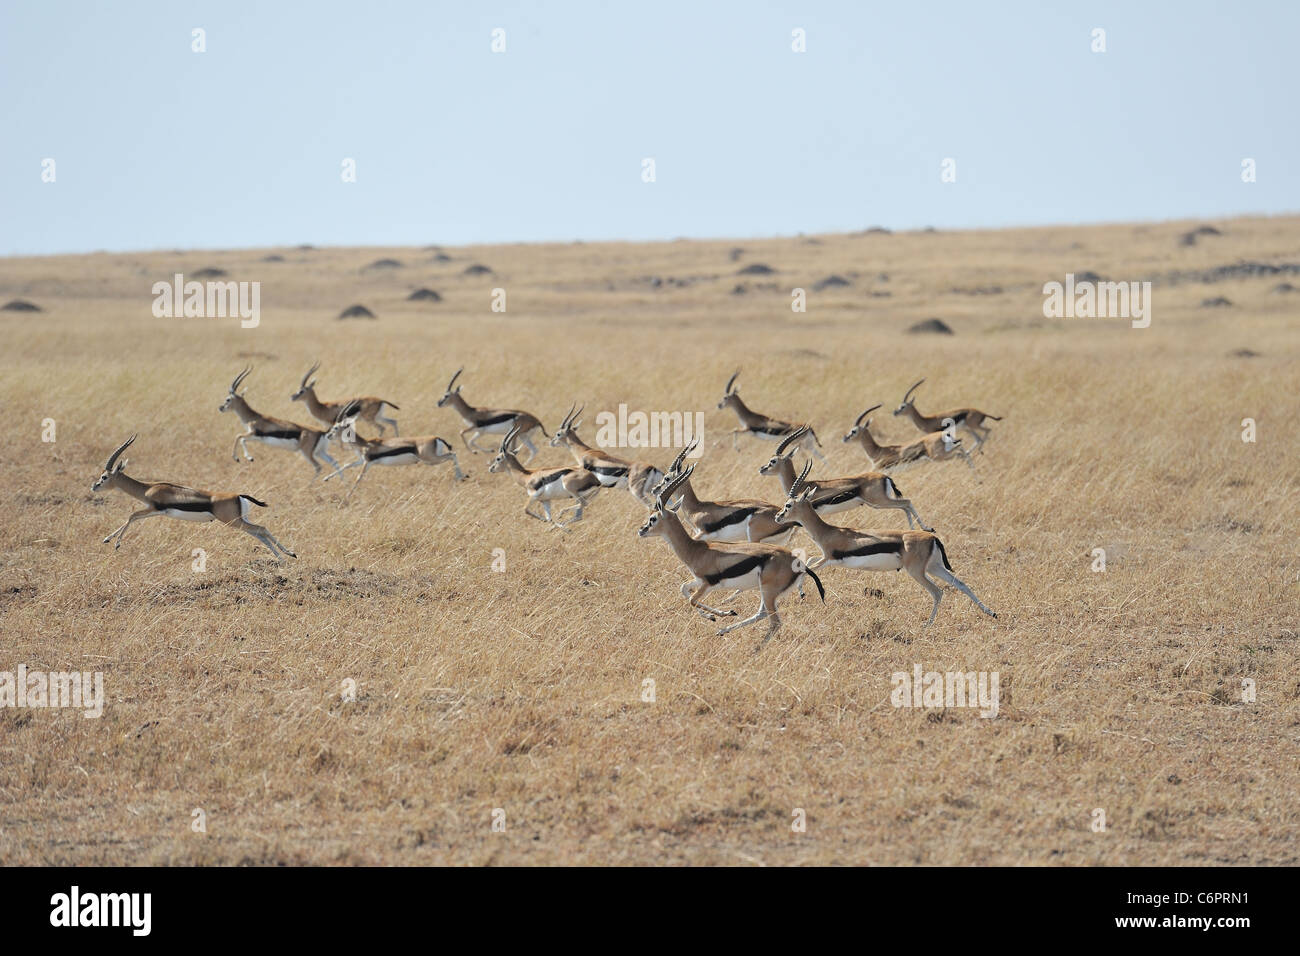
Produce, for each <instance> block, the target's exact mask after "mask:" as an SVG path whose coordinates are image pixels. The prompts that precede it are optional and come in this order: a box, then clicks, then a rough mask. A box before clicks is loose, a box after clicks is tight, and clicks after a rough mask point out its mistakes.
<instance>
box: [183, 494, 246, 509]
mask: <svg viewBox="0 0 1300 956" xmlns="http://www.w3.org/2000/svg"><path fill="white" fill-rule="evenodd" d="M241 497H245V498H247V497H248V496H247V495H243V496H241ZM248 500H249V501H256V499H255V498H249V499H248ZM257 503H259V504H260V502H257ZM163 507H164V509H165V510H167V511H211V510H212V502H210V501H180V502H177V503H175V504H170V505H164V506H163ZM262 507H264V508H265V507H266V506H265V505H262Z"/></svg>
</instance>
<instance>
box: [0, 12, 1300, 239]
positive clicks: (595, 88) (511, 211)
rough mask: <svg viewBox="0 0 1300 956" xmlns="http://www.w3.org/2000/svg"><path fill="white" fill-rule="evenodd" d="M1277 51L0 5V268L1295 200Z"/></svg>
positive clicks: (766, 27) (818, 18)
mask: <svg viewBox="0 0 1300 956" xmlns="http://www.w3.org/2000/svg"><path fill="white" fill-rule="evenodd" d="M194 27H202V28H204V29H205V30H206V33H207V52H206V53H202V54H196V53H193V52H191V49H190V45H191V32H190V31H191V29H192V28H194ZM495 27H501V28H503V29H505V31H506V45H507V49H506V52H505V53H503V54H494V53H492V52H491V50H490V43H491V35H490V34H491V31H492V30H493V28H495ZM796 27H801V28H803V29H804V30H805V31H806V32H807V52H806V53H803V54H796V53H794V52H792V51H791V30H793V29H794V28H796ZM1094 27H1102V28H1104V29H1105V30H1106V45H1107V52H1105V53H1102V54H1095V53H1092V52H1091V50H1090V44H1091V31H1092V30H1093V28H1094ZM1297 36H1300V3H1295V2H1283V0H1276V2H1251V0H1240V2H1232V3H1218V4H1215V3H1205V2H1200V3H1181V2H1179V3H1175V2H1160V3H1156V2H1139V0H1124V2H1116V3H1110V2H1088V3H1054V2H1048V0H1041V2H1037V3H1034V2H1016V3H1010V2H1007V3H986V4H980V3H970V2H951V3H947V2H935V3H924V4H923V3H912V2H889V3H884V2H872V3H867V2H861V3H853V2H842V3H835V2H816V0H812V2H788V3H766V2H758V0H751V2H718V3H709V2H707V0H693V2H663V0H656V2H650V3H638V2H608V3H598V2H568V3H561V2H530V3H471V2H469V0H465V2H457V3H447V2H423V3H422V2H381V0H367V2H337V3H334V2H318V3H301V4H290V3H269V2H260V3H254V2H240V0H222V2H213V3H184V2H174V0H173V2H130V0H123V2H114V3H106V2H88V0H87V2H64V0H41V2H25V0H3V5H2V6H0V92H2V93H3V103H4V107H3V110H4V113H3V127H2V132H0V254H6V255H12V254H28V253H49V252H70V251H92V250H98V249H109V250H125V249H172V248H231V247H245V246H267V245H278V244H297V243H302V242H311V243H315V244H319V245H379V244H393V245H402V244H427V243H435V242H437V243H447V244H460V243H469V242H490V241H537V240H552V239H554V240H568V239H611V238H612V239H620V238H621V239H652V238H673V237H677V236H726V237H738V238H739V237H747V236H766V235H789V234H794V233H797V232H822V231H850V230H855V229H860V228H864V227H866V226H869V225H874V224H880V225H885V226H889V227H892V228H896V229H906V228H920V227H923V226H927V225H933V226H936V227H939V228H961V227H974V226H1002V225H1019V224H1034V223H1081V222H1097V221H1126V220H1153V219H1154V220H1158V219H1172V218H1183V217H1196V218H1210V217H1217V216H1227V215H1232V214H1238V213H1254V212H1262V213H1279V212H1288V211H1300V176H1298V171H1300V122H1298V121H1297V117H1300V105H1298V104H1297V93H1300V67H1298V66H1297V62H1298V61H1300V54H1297V51H1296V50H1295V49H1294V46H1295V42H1296V38H1297ZM46 157H51V158H53V159H54V160H55V162H56V164H57V165H56V170H57V181H56V182H55V183H52V184H47V183H42V182H41V161H42V160H43V159H44V158H46ZM344 157H352V158H355V160H356V162H357V180H358V181H357V182H356V183H352V184H345V183H343V182H341V181H340V170H341V166H340V164H341V162H342V160H343V159H344ZM644 157H653V158H654V159H655V161H656V171H657V182H655V183H653V184H647V183H644V182H642V180H641V161H642V159H643V158H644ZM945 157H952V158H953V159H955V160H956V164H957V165H956V169H957V182H956V183H951V184H945V183H942V182H941V181H940V164H941V162H942V161H943V159H944V158H945ZM1243 157H1252V158H1254V159H1255V160H1256V163H1257V169H1258V181H1257V182H1255V183H1253V184H1245V183H1243V182H1242V181H1241V176H1240V168H1241V161H1242V158H1243Z"/></svg>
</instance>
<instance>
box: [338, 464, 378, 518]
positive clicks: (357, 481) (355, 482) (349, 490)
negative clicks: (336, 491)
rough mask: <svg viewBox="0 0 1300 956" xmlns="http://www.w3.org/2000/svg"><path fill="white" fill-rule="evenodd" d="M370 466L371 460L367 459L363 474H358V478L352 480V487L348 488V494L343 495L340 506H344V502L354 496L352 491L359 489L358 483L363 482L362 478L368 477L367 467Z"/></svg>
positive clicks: (362, 468)
mask: <svg viewBox="0 0 1300 956" xmlns="http://www.w3.org/2000/svg"><path fill="white" fill-rule="evenodd" d="M369 467H370V462H369V460H367V461H366V463H365V464H363V465H362V466H361V474H359V475H357V480H356V481H354V482H352V487H351V488H349V489H348V493H347V494H346V495H344V496H343V501H341V502H339V505H340V507H341V506H342V505H343V504H344V503H345V502H346V501H347V500H348V499H349V498H351V497H352V492H354V491H356V490H357V485H359V484H361V479H362V478H364V477H366V469H367V468H369Z"/></svg>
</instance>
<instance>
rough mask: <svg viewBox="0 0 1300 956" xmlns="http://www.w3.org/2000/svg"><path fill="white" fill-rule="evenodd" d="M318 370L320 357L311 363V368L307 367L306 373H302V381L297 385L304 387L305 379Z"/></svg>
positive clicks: (305, 384)
mask: <svg viewBox="0 0 1300 956" xmlns="http://www.w3.org/2000/svg"><path fill="white" fill-rule="evenodd" d="M318 371H320V359H317V360H316V364H315V365H313V366H312V367H311V368H309V369H307V374H306V375H304V376H303V377H302V382H301V383H300V384H299V386H298V387H299V388H306V387H307V379H309V378H311V377H312V376H313V375H315V374H316V373H317V372H318Z"/></svg>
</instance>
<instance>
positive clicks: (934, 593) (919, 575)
mask: <svg viewBox="0 0 1300 956" xmlns="http://www.w3.org/2000/svg"><path fill="white" fill-rule="evenodd" d="M906 567H907V573H908V574H910V575H911V576H912V577H914V578H915V579H916V582H917V583H918V584H920V585H921V587H923V588H925V589H926V590H927V591H929V592H930V597H932V598H934V607H933V608H932V609H931V610H930V620H928V621H926V622H925V626H926V627H929V626H930V625H931V624H933V623H934V618H935V615H937V614H938V613H939V602H940V601H941V600H943V591H942V590H940V588H939V586H938V585H937V584H935V583H934V582H933V581H931V580H930V579H929V578H927V577H926V576H925V568H924V567H921V566H920V565H916V564H910V565H906Z"/></svg>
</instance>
